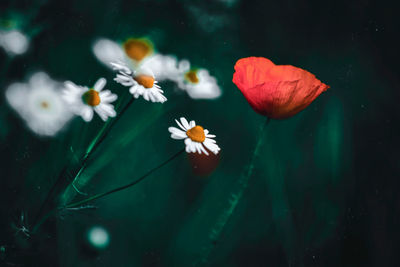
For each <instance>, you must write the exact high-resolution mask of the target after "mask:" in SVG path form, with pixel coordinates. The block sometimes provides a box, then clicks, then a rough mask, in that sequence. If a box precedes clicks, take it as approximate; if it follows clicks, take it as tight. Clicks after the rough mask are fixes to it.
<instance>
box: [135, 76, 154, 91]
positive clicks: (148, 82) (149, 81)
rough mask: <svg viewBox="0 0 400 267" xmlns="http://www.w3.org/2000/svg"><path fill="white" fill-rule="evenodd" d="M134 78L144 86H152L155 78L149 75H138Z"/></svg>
mask: <svg viewBox="0 0 400 267" xmlns="http://www.w3.org/2000/svg"><path fill="white" fill-rule="evenodd" d="M134 79H135V81H137V82H138V84H140V85H142V86H143V87H144V88H152V87H153V85H154V78H153V77H152V76H149V75H138V76H136V77H135V78H134Z"/></svg>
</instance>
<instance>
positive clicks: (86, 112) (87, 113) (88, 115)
mask: <svg viewBox="0 0 400 267" xmlns="http://www.w3.org/2000/svg"><path fill="white" fill-rule="evenodd" d="M81 115H82V118H83V120H84V121H86V122H89V121H91V120H92V118H93V109H92V108H90V107H85V108H84V109H83V110H82V113H81Z"/></svg>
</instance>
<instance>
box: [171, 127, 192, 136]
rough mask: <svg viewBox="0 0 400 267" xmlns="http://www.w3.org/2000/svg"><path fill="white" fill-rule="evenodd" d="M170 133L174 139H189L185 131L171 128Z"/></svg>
mask: <svg viewBox="0 0 400 267" xmlns="http://www.w3.org/2000/svg"><path fill="white" fill-rule="evenodd" d="M168 131H169V132H170V133H171V137H172V138H174V139H185V138H187V135H186V133H185V132H184V131H182V130H180V129H178V128H175V127H169V128H168Z"/></svg>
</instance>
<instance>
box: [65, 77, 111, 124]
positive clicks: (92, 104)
mask: <svg viewBox="0 0 400 267" xmlns="http://www.w3.org/2000/svg"><path fill="white" fill-rule="evenodd" d="M106 82H107V81H106V79H104V78H100V79H99V80H98V81H97V82H96V83H95V85H94V86H93V88H90V89H89V88H88V87H86V86H80V85H76V84H74V83H73V82H71V81H66V82H65V83H64V85H65V89H64V91H63V98H64V100H65V102H66V103H68V104H69V107H70V109H71V111H72V112H73V113H75V114H77V115H79V116H81V117H82V118H83V120H84V121H86V122H89V121H91V120H92V118H93V112H94V111H96V113H97V114H98V115H99V116H100V118H101V119H102V120H103V121H106V120H107V119H108V118H109V117H115V116H116V115H117V113H116V112H115V110H114V106H113V105H112V104H110V103H111V102H114V101H115V100H117V98H118V97H117V95H116V94H113V93H111V91H110V90H103V88H104V86H105V85H106Z"/></svg>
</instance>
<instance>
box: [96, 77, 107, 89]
mask: <svg viewBox="0 0 400 267" xmlns="http://www.w3.org/2000/svg"><path fill="white" fill-rule="evenodd" d="M106 83H107V80H106V79H104V78H100V79H98V80H97V82H96V83H95V84H94V86H93V89H94V90H96V91H97V92H100V91H101V90H103V88H104V86H105V85H106Z"/></svg>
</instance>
